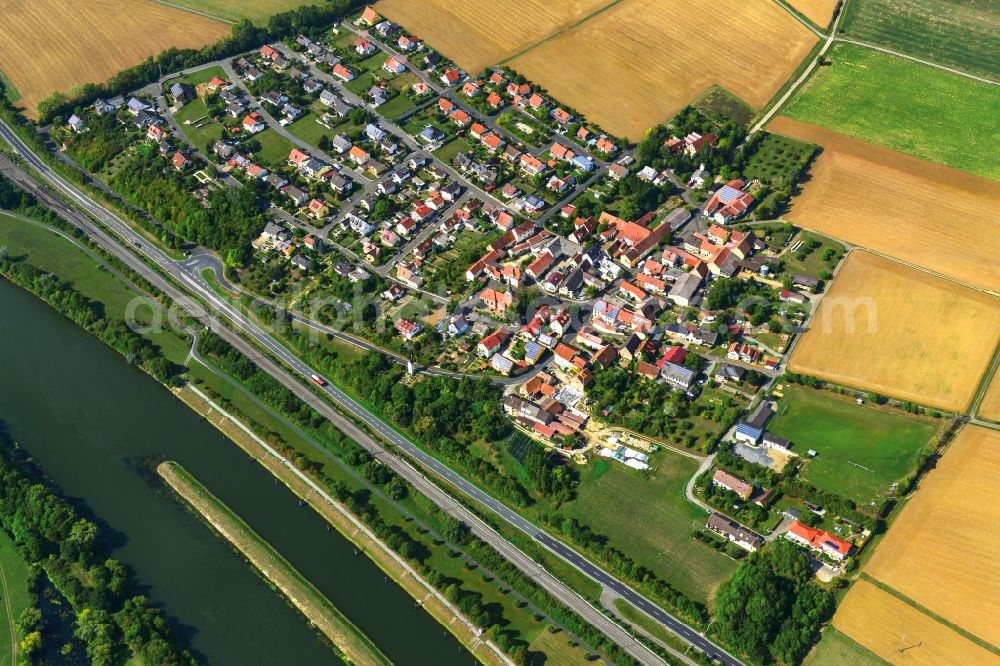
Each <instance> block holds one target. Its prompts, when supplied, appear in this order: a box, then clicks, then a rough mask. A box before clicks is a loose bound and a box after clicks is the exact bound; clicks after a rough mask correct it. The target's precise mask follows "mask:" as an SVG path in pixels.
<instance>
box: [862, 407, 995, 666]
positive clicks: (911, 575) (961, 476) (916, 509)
mask: <svg viewBox="0 0 1000 666" xmlns="http://www.w3.org/2000/svg"><path fill="white" fill-rule="evenodd" d="M998 476H1000V432H998V431H996V430H990V429H987V428H979V427H976V426H965V427H964V428H962V430H961V431H960V432H959V433H958V435H957V436H956V437H955V440H954V441H953V442H952V443H951V445H950V446H949V447H948V449H947V450H946V451H945V453H944V455H943V456H942V457H941V460H940V461H939V462H938V464H937V467H936V468H934V469H933V470H932V471H931V472H929V473H928V474H927V476H926V477H925V478H924V480H923V481H922V482H921V483H920V485H919V487H918V488H917V490H916V492H915V493H914V495H913V497H912V498H911V499H910V501H909V503H908V504H907V505H906V506H905V507H904V509H903V511H902V513H900V515H899V517H898V518H897V519H896V521H895V522H894V523H893V524H892V526H891V527H890V528H889V532H888V533H887V534H886V536H885V538H884V539H883V540H882V543H881V544H879V547H878V549H877V550H876V551H875V554H874V555H873V556H872V559H871V560H870V561H869V563H868V566H867V568H866V569H865V571H866V572H867V573H868V574H869V575H870V576H872V577H874V578H876V579H878V580H879V581H881V582H883V583H885V584H886V585H888V586H890V587H892V588H893V589H895V590H898V591H899V592H900V593H901V594H903V595H905V596H907V597H908V598H910V599H912V600H913V601H914V602H916V603H917V604H920V605H921V606H924V607H925V608H927V609H928V610H929V611H930V612H932V613H935V614H937V615H940V616H941V617H943V618H945V619H946V620H948V621H949V622H951V623H953V624H955V625H957V626H958V627H961V628H962V629H963V630H965V631H967V632H969V633H971V634H973V635H975V636H976V637H978V638H980V639H982V640H984V641H986V642H988V643H990V644H991V645H995V646H1000V622H997V617H998V616H1000V576H997V575H996V572H995V571H994V567H993V566H992V564H991V563H993V562H995V561H996V551H997V548H998V547H1000V533H998V532H997V530H996V526H997V524H1000V502H998V501H997V483H996V480H997V478H998ZM952 663H957V662H952ZM966 663H974V662H966Z"/></svg>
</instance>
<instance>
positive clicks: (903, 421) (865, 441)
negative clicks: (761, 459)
mask: <svg viewBox="0 0 1000 666" xmlns="http://www.w3.org/2000/svg"><path fill="white" fill-rule="evenodd" d="M783 393H784V397H783V398H782V399H781V400H780V402H779V403H778V414H777V416H775V417H774V419H773V420H772V421H771V423H770V424H769V425H768V428H767V429H768V430H769V431H771V432H773V433H775V434H776V435H779V436H781V437H784V438H786V439H788V440H789V441H791V442H792V450H793V451H795V452H797V453H798V454H799V455H800V456H803V460H807V462H806V464H805V467H804V468H803V470H802V476H803V478H804V479H806V480H807V481H809V482H810V483H812V484H813V485H815V486H816V487H817V488H822V489H823V490H828V491H830V492H832V493H836V494H838V495H841V496H843V497H847V498H848V499H851V500H853V501H855V502H857V503H858V504H861V505H867V504H868V502H870V501H872V500H875V499H877V498H882V497H885V496H886V492H887V491H888V490H889V487H890V486H891V485H892V483H893V482H895V481H898V480H900V479H902V478H903V477H904V476H906V475H907V474H909V473H910V472H911V471H912V470H913V469H914V467H915V465H916V460H917V457H918V455H919V454H920V452H921V451H922V450H923V448H924V447H925V446H926V445H927V444H928V442H929V441H930V438H931V436H932V435H933V434H934V431H935V429H936V427H935V425H934V423H932V422H930V421H929V420H927V419H922V418H917V417H913V416H908V415H904V414H900V413H898V412H890V411H886V410H883V409H878V408H874V407H868V406H859V405H857V404H856V403H855V402H854V401H853V400H848V399H843V398H841V397H839V396H835V395H831V394H829V393H824V392H821V391H813V390H809V389H803V388H797V387H792V386H789V387H787V388H786V389H785V390H784V391H783ZM809 449H813V450H814V451H816V452H817V453H818V455H817V456H816V457H815V458H812V459H807V458H805V453H806V451H808V450H809Z"/></svg>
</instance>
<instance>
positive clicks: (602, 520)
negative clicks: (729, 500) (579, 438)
mask: <svg viewBox="0 0 1000 666" xmlns="http://www.w3.org/2000/svg"><path fill="white" fill-rule="evenodd" d="M653 464H654V465H655V466H656V470H655V471H653V472H651V473H650V474H649V475H648V477H647V476H646V475H645V474H643V473H641V472H637V471H635V470H633V469H631V468H628V467H625V466H624V465H621V464H619V463H616V462H610V461H608V460H604V459H600V458H599V459H597V460H594V461H592V462H591V463H590V464H589V465H588V466H586V467H584V468H582V469H581V472H580V474H581V481H580V487H579V489H578V497H577V499H575V500H573V501H572V502H570V503H569V504H566V505H564V506H563V507H561V508H560V513H561V514H562V515H564V516H566V517H569V518H578V519H579V520H581V521H583V522H584V523H586V524H588V525H590V526H591V527H592V528H593V529H594V530H595V531H597V532H598V533H600V534H604V535H606V536H607V537H609V538H610V539H611V542H612V543H613V544H615V546H616V547H617V548H620V549H621V550H622V551H624V552H626V553H629V554H630V555H632V556H633V557H634V558H635V559H636V561H637V562H639V563H640V564H643V565H645V566H647V567H649V568H650V569H652V570H653V571H655V572H656V573H657V574H658V575H660V576H661V577H662V578H663V579H664V580H666V581H667V582H669V583H671V584H672V585H674V586H675V587H677V589H679V590H681V591H682V592H683V593H684V594H687V595H688V596H690V597H691V598H692V599H695V600H697V601H700V602H702V603H706V602H709V601H710V600H711V598H712V596H713V595H714V592H715V589H716V587H718V585H719V583H721V582H722V581H723V579H725V578H726V576H728V575H729V574H730V573H731V572H732V570H733V569H734V568H735V566H736V564H735V562H733V560H731V559H729V558H728V557H726V556H725V555H723V554H721V553H719V552H718V551H716V550H714V549H713V548H711V547H710V546H708V545H706V544H704V543H702V542H700V541H695V540H694V538H692V536H691V534H692V533H693V532H694V531H695V530H697V529H700V528H702V527H704V526H705V521H706V520H707V518H708V516H707V515H706V514H705V512H704V511H702V510H701V509H699V508H698V507H696V506H695V505H694V504H691V503H690V502H688V501H687V500H686V499H685V498H684V486H685V485H686V484H687V482H688V480H689V479H690V478H691V477H692V476H693V475H694V473H695V471H697V469H698V463H697V462H696V461H695V460H692V459H690V458H685V457H683V456H680V455H678V454H675V453H672V452H669V451H663V452H661V453H658V454H656V457H655V458H654V462H653Z"/></svg>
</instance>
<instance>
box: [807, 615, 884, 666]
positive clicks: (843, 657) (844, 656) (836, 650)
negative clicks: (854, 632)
mask: <svg viewBox="0 0 1000 666" xmlns="http://www.w3.org/2000/svg"><path fill="white" fill-rule="evenodd" d="M888 663H889V662H887V661H886V660H885V659H881V658H880V657H878V656H876V655H875V653H873V652H871V651H869V650H868V649H867V648H865V647H864V646H862V645H858V644H857V643H855V642H854V641H852V640H851V639H850V638H848V637H847V636H845V635H844V634H842V633H840V632H839V631H837V630H836V629H835V628H834V627H833V626H831V625H827V627H826V628H825V629H823V636H822V638H820V640H819V643H817V644H816V645H815V646H814V647H813V649H812V651H811V652H810V653H809V654H808V655H806V658H805V659H804V660H803V661H802V666H832V665H833V664H852V665H853V666H883V665H884V664H888Z"/></svg>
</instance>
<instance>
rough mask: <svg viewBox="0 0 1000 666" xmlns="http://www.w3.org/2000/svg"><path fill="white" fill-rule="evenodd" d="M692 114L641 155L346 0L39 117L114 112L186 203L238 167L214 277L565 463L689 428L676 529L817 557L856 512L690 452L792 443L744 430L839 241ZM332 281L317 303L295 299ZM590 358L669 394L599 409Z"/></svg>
mask: <svg viewBox="0 0 1000 666" xmlns="http://www.w3.org/2000/svg"><path fill="white" fill-rule="evenodd" d="M693 117H694V120H691V119H690V118H689V119H687V120H684V121H683V123H684V124H687V125H692V123H693V126H694V127H695V129H691V128H690V127H688V128H687V129H690V131H680V130H679V129H678V131H677V132H676V133H674V132H667V133H666V135H665V136H666V138H665V139H664V140H663V141H662V142H659V144H658V145H654V146H652V149H653V150H654V151H655V154H656V158H655V159H649V157H648V155H649V153H650V150H649V148H650V147H649V146H643V145H639V146H634V145H631V146H630V145H629V144H628V142H626V141H624V140H622V139H618V138H616V137H613V136H611V135H609V134H608V133H607V132H604V131H602V130H601V128H600V127H597V126H596V125H593V124H591V123H588V122H587V121H586V119H584V118H582V117H580V116H579V114H577V113H576V112H574V111H573V110H572V109H569V108H567V107H565V106H564V105H561V104H560V103H559V102H558V101H557V100H554V99H552V98H550V97H549V96H548V95H547V94H546V93H545V91H544V90H542V89H540V88H539V87H538V86H536V85H534V84H532V83H531V82H530V81H526V80H525V79H524V78H523V77H521V76H519V75H518V74H517V73H516V72H513V71H511V70H509V69H506V68H501V67H497V68H492V69H489V70H487V71H485V72H482V73H479V74H473V73H466V72H463V71H461V70H460V69H459V68H458V67H457V66H455V65H454V64H453V63H451V62H450V61H448V60H447V59H446V58H444V57H443V56H441V55H440V54H438V53H437V52H436V51H434V50H433V49H432V48H431V47H430V46H428V45H426V44H424V43H423V42H422V41H421V40H419V39H418V38H416V37H414V36H412V35H410V34H408V33H407V32H406V31H405V30H404V29H403V28H402V27H400V26H397V25H395V24H392V23H390V22H388V21H385V20H383V19H382V18H381V17H380V16H378V15H377V14H376V13H375V12H374V10H372V9H371V8H368V9H366V10H365V11H364V12H363V13H362V15H361V16H360V18H359V19H358V20H357V21H355V23H354V24H347V23H345V24H343V25H342V26H340V27H338V28H336V29H334V30H333V31H332V32H331V34H330V35H329V38H328V40H326V41H314V40H312V39H310V38H308V37H305V36H300V37H299V38H298V39H295V40H288V42H287V43H273V44H267V45H263V46H262V47H261V48H260V49H259V50H258V51H256V52H254V53H250V54H246V55H244V56H241V57H238V58H234V59H231V60H226V61H223V62H220V63H218V64H213V65H208V66H205V67H203V68H199V70H198V71H195V72H186V73H182V74H181V75H179V76H177V77H174V78H167V79H166V80H165V81H164V82H163V83H162V87H160V86H148V87H147V88H145V89H143V90H139V91H136V93H135V94H134V95H132V96H121V97H117V98H113V99H101V100H98V101H97V103H95V104H94V105H93V107H92V108H89V109H86V110H85V111H81V112H80V113H78V114H74V115H73V116H72V117H70V118H68V119H67V120H66V123H65V125H64V126H61V127H55V128H53V129H52V134H53V136H54V137H58V138H59V140H61V141H63V142H64V144H65V145H67V146H68V148H67V149H66V150H65V151H64V152H65V155H66V158H67V159H68V158H75V159H79V157H77V156H78V155H79V154H80V153H78V152H76V151H78V150H80V148H79V147H80V146H81V145H84V144H85V142H86V141H88V140H91V138H92V137H96V136H98V133H99V134H100V135H101V136H106V135H107V134H109V133H111V132H118V133H121V132H123V131H124V132H126V133H127V137H128V140H129V142H130V143H129V145H130V148H129V150H135V151H139V152H141V153H144V154H147V153H148V154H154V155H159V156H160V158H161V159H162V160H164V164H165V166H164V167H163V169H164V173H166V174H167V175H168V176H169V177H170V178H177V179H183V180H184V182H187V183H190V184H191V185H192V190H193V194H194V196H195V197H196V198H198V199H199V200H201V201H202V202H204V203H205V205H208V201H209V199H210V197H211V196H212V193H213V192H216V191H225V190H227V189H237V190H242V189H248V190H250V191H252V192H253V193H255V195H256V197H257V199H258V200H259V201H261V202H262V206H263V208H264V210H265V212H266V217H267V222H266V224H265V225H264V226H263V227H262V228H260V229H259V230H257V235H256V236H255V237H254V238H253V239H252V241H251V242H250V243H249V245H250V248H248V250H249V251H250V252H252V259H251V261H250V262H249V265H248V267H247V268H246V269H245V270H244V271H242V273H241V274H240V275H239V276H236V275H234V274H233V273H232V272H230V270H228V269H226V268H225V267H224V266H222V265H220V264H219V263H218V262H214V263H213V262H212V261H211V259H209V258H208V257H207V255H205V256H202V257H200V260H202V261H204V262H205V264H204V268H205V273H204V275H205V279H206V280H209V281H210V282H212V283H214V284H215V285H216V287H215V288H217V289H220V290H223V291H229V292H231V293H232V294H238V293H239V292H241V291H242V292H244V293H247V294H253V295H254V296H255V297H256V298H259V299H262V300H263V301H264V302H271V303H278V302H285V303H289V305H288V306H287V307H289V309H290V310H292V311H294V312H296V313H297V314H298V315H299V316H300V317H301V318H307V319H309V321H310V322H311V325H313V326H314V327H316V328H317V329H318V330H323V331H324V332H327V333H328V334H330V335H333V334H336V335H337V337H338V338H339V339H342V340H346V341H348V342H352V343H354V344H357V345H358V346H360V347H362V348H364V349H376V350H380V351H382V352H384V353H386V354H388V355H390V356H391V357H392V358H393V359H395V360H397V361H399V362H401V363H405V364H406V365H407V366H408V368H409V369H410V371H411V372H416V373H419V372H431V373H434V372H437V373H442V374H446V375H449V376H456V377H461V376H472V377H484V378H488V379H490V380H491V381H494V382H497V383H499V384H500V385H501V386H503V387H504V396H503V400H502V408H503V412H504V413H505V414H506V415H507V416H508V418H510V419H511V421H512V422H513V423H514V425H515V427H516V428H517V429H518V430H519V431H520V432H521V433H523V434H524V435H525V436H527V437H529V438H531V439H533V440H534V441H536V442H538V443H539V444H541V445H543V446H545V447H548V448H549V449H550V450H551V451H552V455H558V456H562V457H564V458H565V459H566V460H567V461H569V462H570V463H572V464H580V465H585V464H587V463H588V461H591V460H593V459H595V456H596V457H597V458H604V459H607V460H609V461H614V463H615V464H621V465H625V466H627V467H630V468H633V469H636V470H647V469H649V468H650V467H651V466H655V465H656V464H657V462H656V456H655V453H656V451H657V450H659V449H660V447H661V446H664V445H666V446H677V447H683V448H685V449H691V450H695V451H698V455H699V460H701V461H702V468H703V469H702V468H699V479H698V482H697V483H695V481H696V479H692V480H691V482H692V483H691V484H690V486H689V488H688V491H687V496H688V499H689V501H691V502H692V503H694V504H696V505H698V506H700V507H702V508H704V509H705V511H706V512H707V513H708V518H707V522H706V523H705V524H704V528H703V537H699V538H708V539H718V541H719V543H722V544H726V543H729V544H734V545H735V546H736V547H738V549H741V550H743V551H747V552H752V551H755V550H757V549H758V548H759V547H760V546H761V545H762V544H763V543H765V540H766V539H771V538H774V537H776V536H778V535H780V534H783V535H785V536H786V537H787V538H789V539H791V540H792V541H794V542H795V543H797V544H799V545H801V546H803V547H804V548H807V549H809V550H810V551H812V552H814V553H815V554H816V558H817V559H816V562H817V568H818V570H821V571H823V572H825V575H827V576H833V575H836V574H837V573H840V572H842V571H843V566H844V562H845V560H847V558H848V557H849V556H850V555H851V554H853V553H854V550H855V544H852V542H851V541H848V540H846V539H845V538H841V536H838V534H842V535H847V534H850V535H851V536H852V537H854V538H856V539H857V541H858V543H859V544H860V543H863V541H864V540H865V539H866V538H867V536H868V534H867V532H866V531H865V530H864V529H863V528H860V527H858V526H857V525H853V527H852V526H851V524H850V523H849V522H848V523H842V522H840V521H839V519H838V517H837V516H834V515H826V514H825V512H824V510H823V508H822V507H820V506H819V505H817V504H812V503H808V506H809V507H811V508H808V509H802V506H801V503H798V504H796V506H791V505H789V504H788V503H787V502H786V503H785V506H783V507H782V508H781V509H779V508H778V503H777V500H778V499H779V497H780V494H778V493H775V492H774V491H773V490H769V489H767V488H763V487H759V486H754V485H753V484H752V483H750V482H749V481H748V480H747V479H744V478H741V476H740V473H741V469H740V468H736V469H733V468H730V469H726V468H725V466H724V465H721V464H719V462H718V460H717V456H716V453H714V452H715V451H717V450H722V451H725V452H726V453H727V454H728V453H730V451H732V452H735V455H736V456H744V458H746V459H747V465H748V466H752V465H754V464H755V463H754V462H753V461H754V460H760V459H761V457H762V456H763V458H767V454H766V452H767V451H771V452H774V451H777V452H779V453H781V454H787V455H788V456H795V457H797V456H799V455H800V452H798V451H796V452H795V453H792V452H791V450H790V449H789V447H790V446H792V444H790V443H789V442H788V441H785V440H782V439H781V438H778V437H776V436H773V435H771V434H769V433H767V431H766V429H765V428H766V423H767V420H768V418H769V417H768V410H769V408H768V407H767V404H768V402H767V400H768V391H769V390H770V389H771V387H772V384H773V382H774V380H775V379H776V378H778V377H780V376H781V375H782V374H783V373H784V372H785V368H784V365H783V359H784V358H785V357H786V354H787V353H788V352H789V351H790V349H791V348H792V347H793V346H794V344H795V340H796V334H797V333H798V332H800V331H801V330H802V327H803V326H804V325H805V324H806V323H807V322H808V319H809V317H810V315H811V313H812V312H813V311H814V310H815V308H816V306H817V305H818V303H819V301H820V299H821V298H822V295H823V291H824V287H825V283H826V282H827V281H828V280H829V279H831V278H832V276H833V274H834V273H835V271H836V269H837V266H838V264H839V261H840V259H841V258H842V256H843V252H844V248H843V247H842V246H839V245H837V244H836V243H833V242H831V241H824V240H823V239H821V238H819V237H816V236H814V235H811V234H807V233H805V232H801V231H799V230H798V229H795V228H793V227H791V226H790V225H788V224H786V223H783V222H780V221H776V220H774V219H773V217H769V216H768V215H767V210H766V208H767V206H764V205H762V201H764V200H767V201H771V200H772V199H773V196H769V195H770V194H771V189H770V187H769V186H768V184H767V183H764V182H761V181H760V180H759V179H756V178H753V177H751V176H748V175H747V174H746V173H744V172H745V171H750V169H741V168H740V167H739V166H738V165H737V164H736V160H737V153H736V152H735V151H734V150H733V148H732V145H731V144H732V140H731V139H732V137H731V136H729V135H727V134H726V133H727V132H728V133H729V134H732V133H733V132H734V131H735V130H734V129H733V128H732V127H731V126H728V125H726V124H725V123H724V122H723V121H722V120H721V119H718V118H710V117H708V116H706V115H704V114H693ZM112 120H113V123H111V124H109V121H112ZM681 124H682V122H681V121H680V120H678V121H676V123H675V125H676V126H677V127H679V126H680V125H681ZM730 125H731V124H730ZM668 127H669V126H668ZM88 135H90V136H88ZM656 136H658V135H656ZM723 136H725V137H726V138H725V141H720V138H721V137H723ZM722 143H725V144H729V145H730V148H729V149H727V150H721V149H718V146H719V145H720V144H722ZM109 171H110V169H109ZM712 171H715V172H716V173H714V174H713V173H712ZM234 283H238V285H239V286H234ZM290 294H295V296H294V297H293V298H291V299H289V298H288V297H289V295H290ZM331 295H336V296H337V297H338V298H339V299H341V301H339V302H338V303H339V304H338V305H336V306H334V307H331V306H329V304H328V303H327V304H326V305H324V307H323V309H321V310H315V311H313V310H310V309H309V307H308V303H309V299H310V298H319V297H324V298H325V297H328V296H331ZM359 296H360V297H362V298H363V300H362V303H361V305H359V303H358V300H357V299H358V297H359ZM324 302H326V301H324ZM369 306H370V308H369ZM368 309H371V310H373V311H374V313H375V314H374V316H373V317H370V318H362V317H361V311H367V310H368ZM352 315H358V316H352ZM345 321H348V322H350V324H351V325H343V324H344V322H345ZM337 322H340V324H341V325H340V326H335V324H336V323H337ZM612 381H618V382H624V384H623V385H625V386H627V387H628V390H629V391H634V392H635V393H636V394H638V393H642V394H644V395H646V394H648V395H656V396H661V395H662V396H668V398H665V399H666V400H668V401H671V402H672V403H676V404H681V403H683V405H684V406H683V411H684V413H687V412H688V411H689V410H690V411H691V412H692V413H693V415H689V416H686V417H677V418H675V419H673V421H672V423H670V424H668V425H666V426H662V427H660V426H657V428H647V427H646V423H645V422H643V421H642V420H641V419H640V420H639V421H636V420H635V418H632V419H631V420H622V419H624V416H623V415H622V416H619V411H616V410H620V411H624V410H621V408H620V407H619V405H618V404H616V403H615V401H614V400H611V399H609V398H607V397H604V398H599V397H596V396H595V393H596V390H595V387H602V386H605V385H607V384H609V383H610V382H612ZM654 387H655V389H654ZM741 414H743V416H742V420H737V417H738V416H739V415H741ZM654 430H655V431H654ZM802 455H805V454H804V453H802ZM720 457H724V458H726V459H727V460H728V459H729V458H731V457H732V456H730V455H727V456H720ZM748 470H749V471H750V472H751V473H752V471H753V468H752V467H745V468H743V471H742V473H743V474H747V471H748ZM748 507H756V509H753V510H748ZM796 507H798V508H796ZM803 511H805V512H806V513H807V514H808V515H807V516H803V514H802V512H803ZM810 516H811V517H813V518H814V519H810V520H806V522H802V521H800V519H803V520H805V519H806V518H808V517H810ZM824 516H825V517H824ZM810 524H812V525H820V524H822V525H823V529H816V528H814V527H812V526H810ZM854 528H857V529H854ZM755 529H758V530H761V529H766V530H769V531H767V532H766V533H765V534H759V533H758V532H757V531H754V530H755ZM834 532H837V533H834ZM729 552H730V554H731V555H734V553H733V552H732V551H729Z"/></svg>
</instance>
